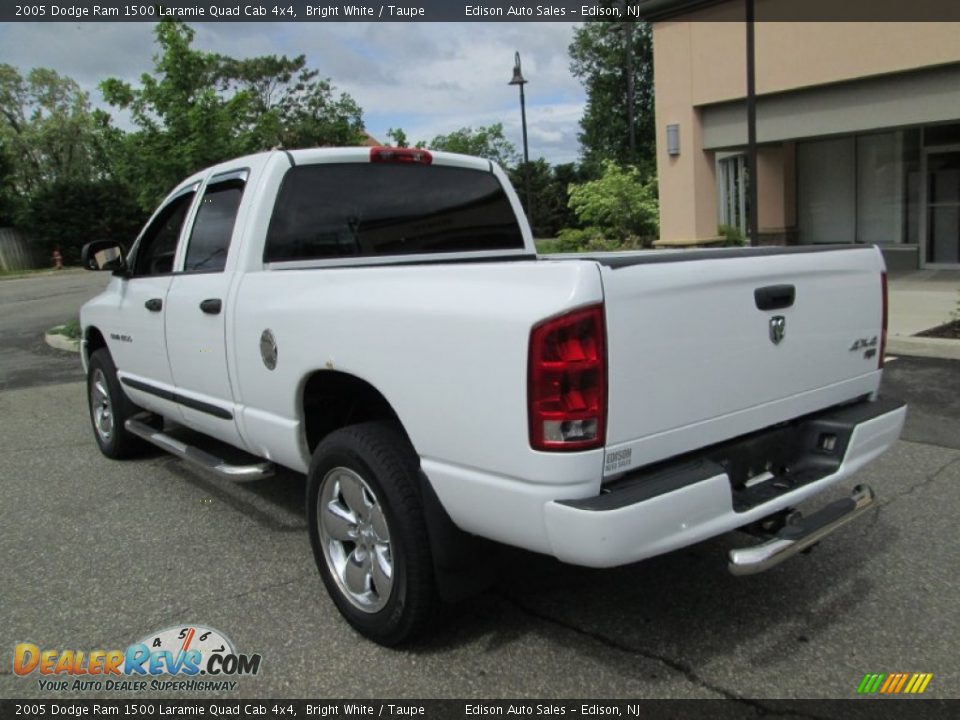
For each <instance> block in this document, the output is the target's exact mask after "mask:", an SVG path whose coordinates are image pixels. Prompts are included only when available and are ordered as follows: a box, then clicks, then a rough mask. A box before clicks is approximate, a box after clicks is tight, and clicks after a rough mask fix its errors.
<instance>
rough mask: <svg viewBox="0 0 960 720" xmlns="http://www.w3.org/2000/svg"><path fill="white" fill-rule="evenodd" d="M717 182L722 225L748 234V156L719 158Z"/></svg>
mask: <svg viewBox="0 0 960 720" xmlns="http://www.w3.org/2000/svg"><path fill="white" fill-rule="evenodd" d="M717 183H718V186H719V187H718V192H717V195H718V197H719V200H720V202H719V203H718V205H719V210H720V217H719V221H720V224H721V225H729V226H730V227H734V228H737V229H738V230H739V231H740V232H741V234H743V235H744V236H746V235H747V156H746V155H743V154H737V155H728V156H726V157H720V158H718V160H717Z"/></svg>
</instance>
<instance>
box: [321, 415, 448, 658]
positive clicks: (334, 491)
mask: <svg viewBox="0 0 960 720" xmlns="http://www.w3.org/2000/svg"><path fill="white" fill-rule="evenodd" d="M418 469H419V460H418V458H417V456H416V453H415V452H414V450H413V448H412V447H411V446H410V443H409V442H408V441H407V440H406V438H405V437H404V436H403V434H402V433H401V432H400V431H399V430H398V429H397V428H396V427H395V426H393V425H391V424H388V423H381V422H370V423H363V424H359V425H352V426H349V427H346V428H343V429H341V430H337V431H335V432H333V433H331V434H330V435H329V436H327V437H326V438H325V439H324V440H323V441H322V442H321V443H320V444H319V445H318V446H317V449H316V451H315V452H314V455H313V461H312V462H311V464H310V471H309V475H308V480H307V520H308V524H309V530H310V543H311V545H312V546H313V554H314V558H315V559H316V562H317V567H318V568H319V570H320V575H321V577H322V578H323V583H324V585H325V586H326V588H327V592H328V593H329V594H330V597H331V599H332V600H333V602H334V604H335V605H336V606H337V609H338V610H339V611H340V613H341V614H342V615H343V616H344V618H345V619H346V620H347V622H349V623H350V624H351V625H352V626H353V627H354V628H356V629H357V630H358V631H359V632H360V633H361V634H362V635H364V636H365V637H367V638H369V639H371V640H373V641H374V642H376V643H379V644H381V645H387V646H392V645H398V644H400V643H402V642H405V641H408V640H411V639H413V638H414V637H416V636H417V635H418V634H419V633H420V632H422V630H423V628H424V626H425V624H426V622H427V620H428V619H429V618H430V616H431V614H432V612H433V610H434V608H435V607H436V604H437V592H436V587H435V583H434V577H433V559H432V556H431V553H430V541H429V537H428V535H427V526H426V521H425V519H424V514H423V504H422V501H421V498H420V493H419V478H418V474H417V473H418Z"/></svg>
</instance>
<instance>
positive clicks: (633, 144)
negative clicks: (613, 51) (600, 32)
mask: <svg viewBox="0 0 960 720" xmlns="http://www.w3.org/2000/svg"><path fill="white" fill-rule="evenodd" d="M621 7H622V9H623V16H624V17H627V0H622V1H621ZM623 42H624V44H625V45H626V54H627V57H626V71H627V129H628V147H629V149H630V162H631V163H633V162H636V161H637V128H636V121H635V118H634V113H635V110H636V108H635V105H636V102H635V98H636V89H635V86H634V77H633V21H632V20H624V21H623Z"/></svg>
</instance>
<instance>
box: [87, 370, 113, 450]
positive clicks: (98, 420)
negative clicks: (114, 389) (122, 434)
mask: <svg viewBox="0 0 960 720" xmlns="http://www.w3.org/2000/svg"><path fill="white" fill-rule="evenodd" d="M90 412H91V413H92V414H93V427H94V428H95V429H96V431H97V435H99V436H100V440H101V441H102V442H105V443H109V442H110V438H111V437H113V403H111V402H110V391H109V390H108V388H107V378H106V376H105V375H104V374H103V370H101V369H100V368H97V369H96V370H94V371H93V381H92V382H91V383H90Z"/></svg>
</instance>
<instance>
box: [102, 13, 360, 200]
mask: <svg viewBox="0 0 960 720" xmlns="http://www.w3.org/2000/svg"><path fill="white" fill-rule="evenodd" d="M155 35H156V42H157V45H158V46H159V52H158V53H157V55H156V56H154V72H153V73H152V74H149V73H144V74H143V75H142V76H141V78H140V85H139V87H133V86H131V85H130V84H128V83H126V82H123V81H121V80H118V79H116V78H109V79H107V80H104V81H103V82H102V83H101V89H102V90H103V94H104V97H105V98H106V100H107V102H109V103H110V104H111V105H113V106H115V107H119V108H123V109H126V110H129V112H130V114H131V117H132V119H133V122H134V124H135V125H136V127H137V130H136V131H135V132H132V133H129V134H127V135H125V136H123V137H121V138H117V139H119V142H118V143H117V144H116V145H115V146H114V147H113V149H114V155H113V158H112V159H113V160H114V162H115V163H116V167H117V170H118V172H119V174H120V175H121V177H122V178H123V179H124V181H125V182H126V183H127V184H129V185H130V186H132V187H136V188H137V190H138V200H139V202H140V204H141V206H142V207H143V208H144V209H149V208H152V207H153V206H154V205H155V204H156V202H157V201H158V200H159V198H161V197H162V196H163V195H164V194H165V193H166V192H167V191H168V190H169V189H170V188H171V187H172V186H173V185H174V184H176V183H177V182H179V181H180V180H182V179H183V178H184V177H186V176H188V175H190V174H191V173H193V172H196V171H197V170H200V169H202V168H204V167H207V166H210V165H214V164H216V163H218V162H222V161H224V160H227V159H229V158H231V157H236V156H238V155H243V154H247V153H251V152H257V151H260V150H266V149H269V148H271V147H275V146H282V147H291V148H292V147H304V146H316V145H347V144H356V143H357V142H359V140H360V138H361V134H362V131H363V121H362V118H361V110H360V108H359V106H357V104H356V103H355V102H354V101H353V99H352V98H350V97H349V96H348V95H345V94H340V95H338V94H337V93H336V92H335V91H334V89H333V87H332V86H331V85H330V83H329V81H327V80H322V79H319V78H318V73H317V71H315V70H310V69H307V68H306V60H305V58H304V57H303V56H302V55H301V56H299V57H296V58H292V59H291V58H287V57H285V56H283V57H277V56H264V57H257V58H247V59H243V60H236V59H233V58H229V57H226V56H223V55H218V54H215V53H209V52H204V51H202V50H197V49H195V48H194V47H193V40H194V31H193V29H192V28H190V27H189V26H188V25H186V24H184V23H179V22H173V21H163V22H160V23H158V24H157V26H156V28H155Z"/></svg>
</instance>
